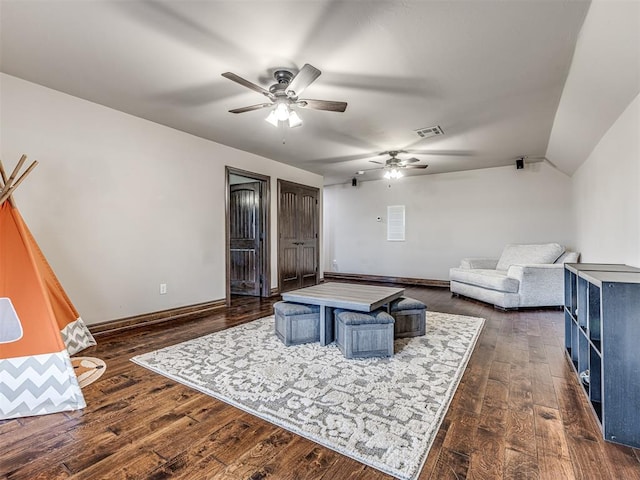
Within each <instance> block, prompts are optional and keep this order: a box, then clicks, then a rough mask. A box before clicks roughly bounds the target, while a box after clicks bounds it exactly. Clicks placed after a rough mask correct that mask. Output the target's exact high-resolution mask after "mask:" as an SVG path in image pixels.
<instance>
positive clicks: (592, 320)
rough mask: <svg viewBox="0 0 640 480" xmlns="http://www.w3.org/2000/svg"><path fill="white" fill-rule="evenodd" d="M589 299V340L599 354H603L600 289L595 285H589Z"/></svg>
mask: <svg viewBox="0 0 640 480" xmlns="http://www.w3.org/2000/svg"><path fill="white" fill-rule="evenodd" d="M587 297H588V305H589V311H588V312H587V322H588V325H587V327H588V332H589V340H591V343H593V345H594V346H595V348H596V349H597V350H598V352H601V351H602V350H601V348H600V342H601V335H602V333H601V331H600V317H601V312H600V287H598V286H597V285H594V284H593V283H589V284H588V286H587Z"/></svg>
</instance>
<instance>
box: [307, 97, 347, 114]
mask: <svg viewBox="0 0 640 480" xmlns="http://www.w3.org/2000/svg"><path fill="white" fill-rule="evenodd" d="M296 105H298V106H299V107H302V108H312V109H314V110H328V111H330V112H344V111H345V110H346V109H347V102H332V101H329V100H309V99H306V98H305V99H304V100H298V101H297V102H296Z"/></svg>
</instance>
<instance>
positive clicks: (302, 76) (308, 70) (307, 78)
mask: <svg viewBox="0 0 640 480" xmlns="http://www.w3.org/2000/svg"><path fill="white" fill-rule="evenodd" d="M321 73H322V72H321V71H320V70H318V69H317V68H316V67H314V66H313V65H309V64H308V63H305V64H304V66H303V67H302V68H301V69H300V71H299V72H298V73H296V76H295V77H293V78H292V79H291V82H290V83H289V85H287V95H288V96H290V97H299V96H300V94H301V93H302V92H304V89H305V88H307V87H308V86H309V85H311V84H312V83H313V82H314V81H315V80H316V78H318V77H319V76H320V74H321Z"/></svg>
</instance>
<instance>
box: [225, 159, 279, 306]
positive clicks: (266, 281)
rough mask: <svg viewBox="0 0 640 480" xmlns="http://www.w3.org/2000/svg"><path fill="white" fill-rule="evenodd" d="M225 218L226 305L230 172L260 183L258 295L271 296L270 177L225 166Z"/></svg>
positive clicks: (228, 292)
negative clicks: (260, 254)
mask: <svg viewBox="0 0 640 480" xmlns="http://www.w3.org/2000/svg"><path fill="white" fill-rule="evenodd" d="M224 170H225V202H224V204H225V220H224V230H225V232H224V243H225V247H224V248H225V250H224V254H225V255H224V256H225V262H224V263H225V299H226V303H227V306H231V255H230V248H231V235H230V231H229V223H230V205H231V181H230V177H231V175H232V174H235V175H240V176H242V177H247V178H251V179H253V180H255V181H257V182H260V183H261V184H262V187H263V189H262V201H261V202H260V208H259V212H260V213H259V215H260V223H261V225H262V235H263V237H264V241H263V242H262V258H261V259H260V261H259V262H258V267H259V268H260V274H261V275H262V280H263V281H262V287H261V288H260V297H270V296H271V229H270V223H269V222H270V219H271V215H270V210H271V177H268V176H266V175H261V174H259V173H254V172H249V171H247V170H241V169H239V168H235V167H230V166H228V165H227V166H225V167H224Z"/></svg>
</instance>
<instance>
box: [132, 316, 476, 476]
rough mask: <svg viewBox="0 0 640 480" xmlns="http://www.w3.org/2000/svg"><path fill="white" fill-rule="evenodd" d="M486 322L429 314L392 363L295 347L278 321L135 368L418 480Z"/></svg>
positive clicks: (160, 355)
mask: <svg viewBox="0 0 640 480" xmlns="http://www.w3.org/2000/svg"><path fill="white" fill-rule="evenodd" d="M483 324H484V320H483V319H482V318H474V317H464V316H459V315H449V314H444V313H436V312H427V334H426V335H425V336H424V337H416V338H408V339H401V340H396V341H395V355H394V356H393V357H392V358H369V359H362V360H347V359H345V358H344V357H343V356H342V354H341V353H340V351H339V350H338V348H337V347H336V345H335V343H333V344H331V345H328V346H325V347H321V346H320V344H318V343H313V344H306V345H299V346H293V347H285V346H284V345H283V344H282V343H281V342H280V341H279V340H278V339H277V338H276V336H275V334H274V332H273V330H274V320H273V316H271V317H266V318H261V319H259V320H256V321H254V322H251V323H248V324H245V325H241V326H238V327H234V328H230V329H228V330H223V331H221V332H217V333H213V334H210V335H206V336H204V337H200V338H197V339H195V340H191V341H188V342H184V343H180V344H178V345H174V346H171V347H167V348H164V349H161V350H156V351H154V352H150V353H147V354H144V355H139V356H137V357H135V358H133V359H132V361H133V362H135V363H137V364H139V365H142V366H143V367H146V368H149V369H151V370H153V371H155V372H157V373H160V374H162V375H165V376H167V377H169V378H171V379H173V380H175V381H177V382H180V383H183V384H185V385H188V386H190V387H193V388H195V389H197V390H200V391H201V392H204V393H206V394H208V395H211V396H213V397H215V398H218V399H220V400H222V401H224V402H227V403H229V404H231V405H234V406H236V407H238V408H240V409H242V410H245V411H247V412H249V413H251V414H253V415H256V416H258V417H261V418H263V419H265V420H267V421H269V422H272V423H274V424H276V425H279V426H281V427H283V428H285V429H287V430H290V431H292V432H294V433H297V434H299V435H301V436H303V437H306V438H308V439H310V440H313V441H314V442H317V443H319V444H321V445H324V446H326V447H328V448H331V449H333V450H335V451H337V452H340V453H342V454H344V455H347V456H349V457H351V458H353V459H355V460H357V461H359V462H362V463H364V464H366V465H370V466H372V467H374V468H376V469H378V470H381V471H383V472H385V473H388V474H390V475H393V476H395V477H398V478H401V479H407V480H412V479H415V478H417V476H418V474H419V473H420V470H421V468H422V465H423V464H424V461H425V459H426V457H427V454H428V453H429V449H430V448H431V444H432V443H433V440H434V438H435V435H436V433H437V432H438V428H439V426H440V423H441V422H442V419H443V418H444V415H445V413H446V411H447V409H448V407H449V403H450V402H451V399H452V397H453V394H454V393H455V390H456V388H457V386H458V383H459V381H460V378H461V377H462V374H463V372H464V369H465V367H466V365H467V362H468V360H469V357H470V356H471V353H472V351H473V347H474V345H475V343H476V340H477V339H478V336H479V335H480V331H481V330H482V326H483Z"/></svg>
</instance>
